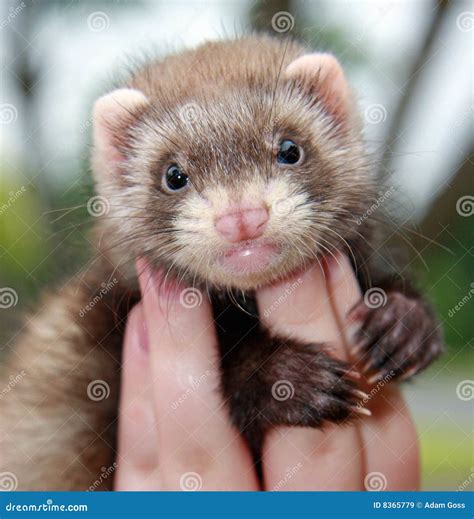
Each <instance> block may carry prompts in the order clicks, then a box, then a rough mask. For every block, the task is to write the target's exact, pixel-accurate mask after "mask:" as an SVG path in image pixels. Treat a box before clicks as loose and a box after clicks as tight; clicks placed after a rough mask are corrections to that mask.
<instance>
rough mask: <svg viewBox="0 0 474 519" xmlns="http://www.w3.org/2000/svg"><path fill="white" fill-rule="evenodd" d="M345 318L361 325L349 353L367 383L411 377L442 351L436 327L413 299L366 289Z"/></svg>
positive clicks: (432, 318) (401, 294) (428, 313)
mask: <svg viewBox="0 0 474 519" xmlns="http://www.w3.org/2000/svg"><path fill="white" fill-rule="evenodd" d="M349 318H351V319H352V320H353V321H355V322H359V323H360V324H361V327H360V330H359V331H358V332H357V334H356V336H355V338H354V346H353V347H352V350H351V351H352V354H353V356H354V357H355V359H357V361H358V365H359V366H360V372H361V373H363V374H364V375H365V376H366V377H367V380H368V382H369V383H370V384H374V383H377V382H379V381H381V380H384V381H389V380H392V379H393V380H394V379H400V380H405V379H408V378H411V377H412V376H413V375H415V374H416V373H418V372H419V371H421V370H422V369H424V368H426V367H427V366H428V365H429V364H431V362H433V361H434V360H435V359H436V358H437V357H438V356H439V355H440V354H441V353H442V352H443V341H442V336H441V331H440V326H439V325H438V323H437V322H436V320H435V318H434V317H433V315H432V314H431V312H430V310H429V308H428V307H427V306H426V305H425V303H424V302H423V301H422V300H421V299H418V298H417V297H410V296H407V295H405V294H403V293H402V292H398V291H393V292H384V291H383V290H382V289H379V288H374V289H369V290H368V291H367V292H366V294H365V296H364V300H363V301H361V302H360V303H359V304H357V305H356V307H355V308H353V309H352V311H351V312H350V314H349Z"/></svg>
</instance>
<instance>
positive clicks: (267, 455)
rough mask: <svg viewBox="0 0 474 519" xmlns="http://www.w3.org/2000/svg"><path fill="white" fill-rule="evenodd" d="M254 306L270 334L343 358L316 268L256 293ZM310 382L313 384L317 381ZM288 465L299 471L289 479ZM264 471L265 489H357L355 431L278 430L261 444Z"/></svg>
mask: <svg viewBox="0 0 474 519" xmlns="http://www.w3.org/2000/svg"><path fill="white" fill-rule="evenodd" d="M257 302H258V306H259V310H260V315H261V316H262V321H263V324H264V325H265V326H266V327H268V328H269V329H270V330H271V331H273V332H275V333H278V334H280V335H282V336H293V337H295V338H297V339H300V340H301V341H304V342H308V343H326V344H330V345H331V346H332V353H333V355H334V356H336V357H339V358H340V359H344V358H345V351H344V348H343V343H342V339H341V335H340V332H339V328H338V326H337V322H336V320H335V317H334V315H333V312H332V309H331V304H330V300H329V294H328V292H327V289H326V283H325V279H324V273H323V271H322V270H321V268H319V266H315V267H313V268H311V269H310V270H308V271H307V272H305V273H303V274H301V275H300V276H298V275H296V276H294V277H293V278H291V279H289V280H286V281H285V282H280V283H278V284H276V285H273V286H271V287H266V288H264V289H262V290H260V291H259V292H258V294H257ZM276 302H278V304H276ZM269 309H271V311H269ZM314 382H315V384H317V380H315V381H314ZM296 391H298V388H297V387H295V392H296ZM289 467H297V470H293V471H292V476H291V477H287V472H288V468H289ZM263 469H264V475H265V485H266V488H267V489H269V490H270V489H273V488H278V489H279V490H361V489H362V472H363V470H362V455H361V442H360V437H359V433H358V430H357V427H356V426H354V425H349V426H347V427H342V426H332V425H328V426H327V427H326V428H324V429H323V430H316V429H309V428H297V427H294V428H290V427H285V428H283V427H279V428H276V429H274V430H273V431H271V432H270V433H269V434H268V436H267V439H266V441H265V445H264V452H263ZM282 481H283V482H284V484H282Z"/></svg>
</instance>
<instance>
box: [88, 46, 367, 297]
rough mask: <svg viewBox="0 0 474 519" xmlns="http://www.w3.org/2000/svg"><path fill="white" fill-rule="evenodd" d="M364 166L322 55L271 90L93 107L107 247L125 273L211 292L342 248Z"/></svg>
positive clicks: (338, 81) (363, 185) (137, 96)
mask: <svg viewBox="0 0 474 519" xmlns="http://www.w3.org/2000/svg"><path fill="white" fill-rule="evenodd" d="M191 74H192V71H191ZM156 81H159V78H157V79H156ZM172 87H173V85H170V89H172ZM364 157H365V153H364V149H363V146H362V144H361V139H360V136H359V131H358V128H357V121H356V117H355V115H354V111H353V108H352V102H351V96H350V92H349V87H348V85H347V82H346V79H345V77H344V74H343V72H342V70H341V68H340V66H339V64H338V63H337V61H336V60H335V58H334V57H332V56H330V55H327V54H309V55H303V56H300V57H298V58H296V59H294V60H293V61H292V62H290V63H289V64H288V63H287V64H285V66H284V68H283V70H282V71H281V74H280V75H279V77H278V79H277V81H276V82H273V81H272V82H268V87H264V86H262V85H257V84H254V83H253V82H252V81H251V80H249V81H248V84H245V82H243V83H242V84H238V85H235V86H233V87H232V86H226V87H225V88H223V87H222V88H221V87H219V88H216V87H215V85H214V86H212V85H209V86H206V84H205V81H203V83H202V85H201V93H195V95H194V96H193V97H187V98H186V97H183V96H179V95H177V96H176V97H173V96H172V95H171V94H170V95H168V96H163V95H153V93H150V92H148V93H146V92H144V91H141V90H138V89H136V88H129V89H128V88H126V89H119V90H116V91H114V92H112V93H110V94H108V95H106V96H104V97H102V98H100V99H99V100H98V101H97V102H96V105H95V108H94V154H93V169H94V173H95V178H96V183H97V188H98V191H99V194H100V195H102V196H103V197H105V198H106V199H107V201H108V205H109V207H110V209H109V212H108V214H107V215H106V216H105V220H104V225H105V230H104V233H103V235H104V239H105V240H106V241H108V242H109V243H110V247H111V248H112V249H113V248H114V247H115V246H116V247H117V249H118V250H120V257H121V259H122V261H123V259H124V258H126V259H127V260H132V259H134V258H136V257H139V256H145V257H147V258H148V259H149V260H150V261H151V262H152V263H153V264H154V265H156V266H161V267H162V268H164V269H165V270H167V269H170V271H171V272H172V273H173V274H174V275H176V276H181V275H182V276H183V277H185V278H187V279H188V280H191V281H199V282H201V283H207V284H209V285H211V286H217V287H227V288H229V287H232V288H238V289H243V290H246V289H252V288H256V287H257V286H259V285H261V284H265V283H269V282H271V281H273V280H274V279H276V278H277V277H280V276H284V275H285V274H288V273H289V272H291V271H293V270H295V269H298V268H300V267H303V266H304V265H305V264H307V263H309V262H311V261H314V260H315V259H316V258H317V257H318V255H323V254H326V253H328V252H330V251H333V250H334V249H336V248H339V249H340V248H344V243H345V242H346V241H347V240H349V239H350V238H351V237H352V236H353V235H355V233H357V230H356V228H357V224H356V221H357V219H358V218H360V217H361V215H362V214H363V212H364V211H365V210H366V208H367V200H368V196H369V193H370V192H371V189H370V179H369V174H368V170H367V166H366V163H365V159H364Z"/></svg>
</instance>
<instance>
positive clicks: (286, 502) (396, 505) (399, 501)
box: [0, 492, 474, 519]
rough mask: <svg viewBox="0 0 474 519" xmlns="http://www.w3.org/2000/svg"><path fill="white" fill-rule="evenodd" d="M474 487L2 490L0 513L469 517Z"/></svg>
mask: <svg viewBox="0 0 474 519" xmlns="http://www.w3.org/2000/svg"><path fill="white" fill-rule="evenodd" d="M473 500H474V495H473V493H472V492H0V518H1V519H5V518H8V517H31V516H32V515H36V516H37V517H43V518H49V517H56V518H57V517H60V516H70V517H74V516H76V517H84V518H97V519H99V518H100V519H103V518H104V517H113V518H117V519H119V518H124V519H125V518H126V519H140V518H154V519H181V518H186V519H198V518H205V519H226V518H229V519H253V518H255V519H263V518H266V517H269V518H272V519H280V518H281V519H297V518H305V519H310V518H311V519H313V518H314V519H326V518H328V519H329V518H331V519H332V518H341V519H349V518H350V519H354V518H361V519H367V518H370V517H406V518H422V517H432V518H444V517H451V518H453V519H454V518H463V519H464V518H466V519H467V518H469V519H472V517H473Z"/></svg>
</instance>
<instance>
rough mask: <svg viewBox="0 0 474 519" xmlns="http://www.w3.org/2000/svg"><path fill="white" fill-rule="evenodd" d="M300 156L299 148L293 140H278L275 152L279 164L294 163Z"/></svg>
mask: <svg viewBox="0 0 474 519" xmlns="http://www.w3.org/2000/svg"><path fill="white" fill-rule="evenodd" d="M300 158H301V149H300V147H299V146H298V145H297V144H296V143H295V142H293V141H290V140H284V141H281V142H280V146H279V148H278V153H277V162H278V163H279V164H296V163H297V162H298V161H299V160H300Z"/></svg>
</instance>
